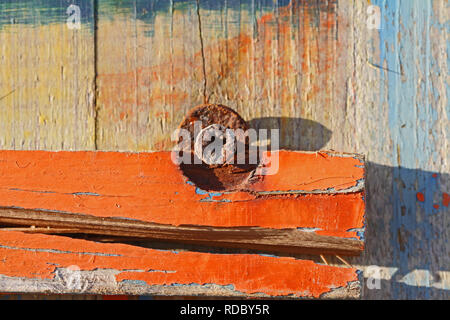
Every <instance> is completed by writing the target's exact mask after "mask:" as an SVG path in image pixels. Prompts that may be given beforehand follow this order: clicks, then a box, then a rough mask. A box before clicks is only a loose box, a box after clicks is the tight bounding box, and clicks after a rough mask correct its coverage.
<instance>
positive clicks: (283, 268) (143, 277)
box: [0, 231, 360, 298]
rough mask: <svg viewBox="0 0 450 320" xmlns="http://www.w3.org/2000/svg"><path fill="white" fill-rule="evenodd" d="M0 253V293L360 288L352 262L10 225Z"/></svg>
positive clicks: (304, 292)
mask: <svg viewBox="0 0 450 320" xmlns="http://www.w3.org/2000/svg"><path fill="white" fill-rule="evenodd" d="M30 253H32V254H30ZM0 256H1V257H2V259H0V290H1V291H3V292H17V291H18V292H52V293H92V294H154V295H161V294H163V295H186V294H188V295H213V296H224V295H225V296H241V297H273V296H276V297H290V298H294V297H316V298H317V297H326V296H330V295H331V296H333V295H334V297H342V296H343V295H345V297H353V298H357V297H359V295H360V288H359V286H358V275H357V272H356V269H354V268H345V267H334V266H327V265H320V264H317V263H314V262H313V261H309V260H297V259H293V258H276V257H271V256H263V255H254V254H253V255H252V254H209V253H198V252H172V251H165V250H153V249H146V248H140V247H136V246H130V245H124V244H101V243H95V242H92V241H85V240H76V239H69V238H65V237H58V236H49V235H38V234H33V235H30V234H25V233H21V232H11V231H0ZM242 275H245V276H244V277H243V276H242ZM299 275H302V276H301V277H300V276H299ZM316 279H320V281H317V280H316Z"/></svg>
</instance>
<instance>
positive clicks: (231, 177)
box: [178, 104, 257, 191]
mask: <svg viewBox="0 0 450 320" xmlns="http://www.w3.org/2000/svg"><path fill="white" fill-rule="evenodd" d="M196 122H197V125H198V124H200V123H201V128H200V129H201V130H202V131H200V132H198V130H196V128H195V124H196ZM179 128H180V129H185V130H187V131H189V133H190V143H187V144H186V143H184V144H183V143H182V138H180V139H179V141H178V143H179V145H183V151H184V152H190V153H191V159H192V161H191V164H184V163H182V164H180V165H179V166H180V169H181V171H182V172H183V174H184V175H185V176H186V177H187V178H188V179H189V180H190V181H191V182H193V183H194V184H195V185H196V186H198V187H199V188H201V189H203V190H215V191H220V190H236V189H239V188H241V187H243V186H244V185H245V184H246V183H247V181H248V179H249V177H250V176H251V175H252V174H253V171H254V170H255V169H256V167H257V164H249V163H248V161H246V162H245V164H236V162H237V161H236V158H233V159H230V158H227V157H226V155H225V153H226V152H225V151H227V152H228V151H230V150H229V149H227V148H229V144H228V143H227V142H226V141H225V136H227V135H226V130H227V129H232V130H237V129H241V130H242V131H244V132H245V131H247V130H248V129H249V126H248V124H247V122H245V120H244V119H242V117H241V116H240V115H239V114H238V113H237V112H236V111H234V110H233V109H231V108H229V107H226V106H222V105H215V104H205V105H200V106H197V107H195V108H193V109H191V110H190V111H189V112H188V114H187V115H186V116H185V118H184V119H183V121H182V122H181V124H180V127H179ZM213 132H215V133H216V134H215V138H221V139H224V147H223V150H222V153H223V154H222V155H223V156H224V159H225V161H222V162H220V163H216V162H214V161H213V159H211V158H205V157H204V156H203V154H202V153H201V152H200V153H199V152H196V150H198V148H197V149H196V142H197V145H198V144H201V146H202V148H204V147H205V146H206V143H205V142H204V140H203V138H202V137H203V135H206V136H208V135H212V133H213ZM217 132H219V133H217ZM220 132H222V134H221V133H220ZM199 133H200V134H199ZM209 138H210V137H209ZM206 140H207V141H209V139H206ZM244 143H246V142H245V141H244ZM245 150H246V160H248V145H247V144H246V147H245ZM196 158H197V159H196ZM195 160H197V161H195ZM196 163H201V164H196Z"/></svg>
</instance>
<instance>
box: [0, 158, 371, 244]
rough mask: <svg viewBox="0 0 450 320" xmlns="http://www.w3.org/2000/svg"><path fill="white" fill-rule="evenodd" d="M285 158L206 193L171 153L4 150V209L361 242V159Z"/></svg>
mask: <svg viewBox="0 0 450 320" xmlns="http://www.w3.org/2000/svg"><path fill="white" fill-rule="evenodd" d="M279 156H280V157H279V159H280V161H279V172H278V173H277V174H276V175H273V176H264V177H260V179H259V180H258V182H257V183H255V184H253V185H251V186H249V188H248V189H249V192H245V191H241V192H230V193H207V192H205V191H202V190H199V189H198V188H196V187H195V186H193V185H192V184H190V183H189V182H188V181H187V179H186V178H185V177H184V176H183V175H182V173H181V171H180V170H179V169H178V167H177V166H176V165H175V164H173V163H172V161H171V160H170V153H169V152H155V153H119V152H45V151H0V177H1V179H0V206H3V207H20V208H26V209H44V210H53V211H62V212H70V213H82V214H88V215H93V216H98V217H125V218H132V219H137V220H141V221H147V222H155V223H162V224H173V225H182V224H196V225H208V226H224V227H233V226H259V227H265V228H278V229H280V228H308V229H314V230H315V232H317V233H318V234H321V235H330V236H340V237H348V238H354V237H357V230H360V229H362V228H363V227H364V209H365V206H364V194H363V189H356V191H355V189H354V188H356V187H358V186H361V181H362V180H363V176H364V169H363V163H362V162H361V160H359V159H357V158H355V157H352V156H342V155H332V154H327V153H321V154H316V153H301V152H287V151H280V154H279ZM344 188H348V189H347V190H348V193H345V189H344ZM352 188H353V189H352ZM330 190H331V191H330ZM300 191H301V192H303V193H302V194H295V193H297V192H300ZM338 191H339V192H341V193H336V192H338ZM280 192H281V193H283V194H278V193H280ZM308 192H310V193H308ZM314 192H319V193H314ZM291 193H293V194H291Z"/></svg>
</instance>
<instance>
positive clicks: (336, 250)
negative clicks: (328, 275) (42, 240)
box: [0, 208, 364, 256]
mask: <svg viewBox="0 0 450 320" xmlns="http://www.w3.org/2000/svg"><path fill="white" fill-rule="evenodd" d="M0 222H2V223H6V224H13V225H22V226H34V227H41V228H37V229H32V228H30V229H29V230H28V232H30V233H47V234H51V233H54V234H58V233H60V234H61V233H66V234H95V235H106V236H117V237H126V238H130V239H141V240H164V241H172V242H181V243H190V244H198V245H209V246H215V247H225V248H240V249H250V250H262V251H271V252H280V253H281V252H283V253H292V254H333V255H346V256H356V255H359V254H360V253H361V252H362V251H363V249H364V243H363V241H359V240H354V239H346V238H340V237H333V236H323V235H318V234H316V233H314V232H306V231H302V230H298V229H269V228H261V227H210V226H197V225H180V226H174V225H165V224H156V223H149V222H143V221H132V220H129V219H120V218H99V217H95V216H90V215H82V214H73V213H61V212H48V211H40V210H27V209H17V208H0ZM48 228H50V229H48ZM53 228H54V229H55V230H54V231H53V232H52V229H53ZM0 230H1V229H0ZM20 231H24V230H23V229H21V230H20ZM25 232H27V231H25Z"/></svg>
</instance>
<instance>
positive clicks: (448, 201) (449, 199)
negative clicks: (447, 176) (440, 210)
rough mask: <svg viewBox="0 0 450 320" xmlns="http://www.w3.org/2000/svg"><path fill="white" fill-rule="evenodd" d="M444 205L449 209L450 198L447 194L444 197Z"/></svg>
mask: <svg viewBox="0 0 450 320" xmlns="http://www.w3.org/2000/svg"><path fill="white" fill-rule="evenodd" d="M442 204H443V205H444V206H446V207H448V205H449V204H450V196H449V195H448V194H447V193H445V192H444V194H443V195H442Z"/></svg>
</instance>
